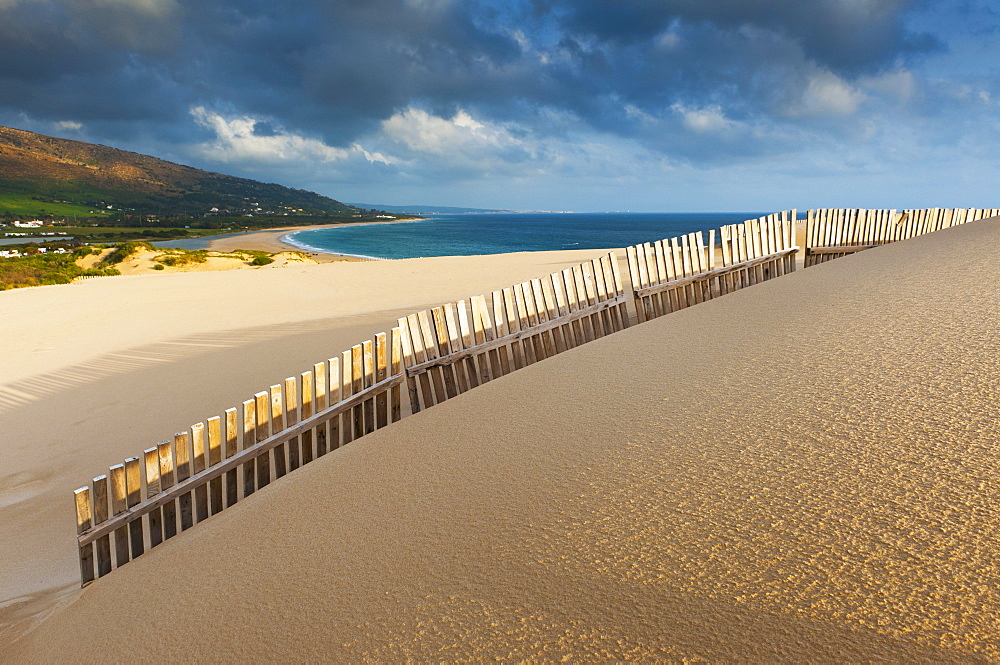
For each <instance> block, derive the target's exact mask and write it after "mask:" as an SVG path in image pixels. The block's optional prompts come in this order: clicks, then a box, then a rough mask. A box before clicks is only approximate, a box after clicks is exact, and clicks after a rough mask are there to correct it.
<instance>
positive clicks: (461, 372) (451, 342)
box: [443, 303, 472, 394]
mask: <svg viewBox="0 0 1000 665" xmlns="http://www.w3.org/2000/svg"><path fill="white" fill-rule="evenodd" d="M455 309H456V306H455V305H454V304H453V303H447V304H446V305H444V324H445V333H446V335H445V337H446V340H447V343H446V344H445V345H444V347H443V348H445V349H446V350H447V353H448V354H452V353H456V352H458V351H461V350H462V349H463V348H464V345H463V344H462V332H461V330H460V329H459V326H458V313H457V312H456V311H455ZM469 360H472V358H466V361H469ZM454 371H455V381H456V386H457V389H458V392H459V394H461V393H464V392H468V390H469V385H470V384H469V381H470V377H469V373H468V371H467V369H466V366H465V363H464V362H463V363H458V364H456V365H454Z"/></svg>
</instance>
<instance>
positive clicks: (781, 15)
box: [0, 0, 936, 158]
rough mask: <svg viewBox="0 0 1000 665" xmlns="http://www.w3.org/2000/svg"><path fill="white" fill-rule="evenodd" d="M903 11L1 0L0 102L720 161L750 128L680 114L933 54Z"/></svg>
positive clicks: (760, 113) (165, 136) (170, 128)
mask: <svg viewBox="0 0 1000 665" xmlns="http://www.w3.org/2000/svg"><path fill="white" fill-rule="evenodd" d="M912 4H913V3H912V2H908V1H906V0H882V1H876V0H816V1H815V2H781V3H777V2H773V1H767V0H717V1H716V2H705V1H704V0H626V1H621V0H617V1H611V0H607V1H601V0H573V1H569V0H545V1H543V0H536V1H534V2H528V1H523V2H513V3H511V2H500V1H499V0H496V1H495V2H489V1H488V0H482V1H480V2H444V1H439V0H365V1H364V2H355V1H353V0H350V1H345V0H340V1H329V0H291V1H287V2H274V1H273V0H268V1H258V0H242V1H240V2H235V1H233V0H227V1H223V0H176V2H175V1H174V0H65V1H60V0H6V1H4V0H0V87H2V89H3V90H4V94H3V97H2V99H0V107H3V106H6V110H7V111H8V112H10V111H18V112H23V113H27V114H30V115H32V116H33V117H37V118H42V119H47V120H51V121H58V120H66V119H72V120H77V121H81V122H84V123H85V124H86V125H87V127H88V130H89V131H90V132H91V133H92V138H94V139H102V138H105V139H110V137H113V136H121V134H122V132H123V131H126V132H128V133H134V134H136V135H141V134H148V135H153V136H156V137H159V139H160V140H163V141H168V142H169V141H171V140H174V139H176V140H178V141H179V142H184V141H185V140H186V141H187V142H191V137H192V132H194V131H196V130H194V129H193V123H192V120H191V117H190V113H189V112H190V109H191V108H192V107H195V106H200V107H205V108H209V109H212V110H214V111H215V112H218V113H221V114H224V115H225V114H228V115H230V116H238V115H241V114H245V115H249V116H252V117H266V118H271V119H274V121H275V122H276V123H277V124H278V125H280V126H282V127H285V128H289V130H290V131H295V132H298V133H303V134H306V135H310V136H315V137H319V138H321V139H323V140H325V141H326V142H328V143H330V144H331V145H338V146H343V145H349V144H350V143H351V142H352V141H354V140H357V138H358V137H359V136H362V135H364V134H366V133H370V132H373V131H376V130H377V129H378V127H379V126H380V123H381V122H382V121H384V120H386V119H387V118H389V117H391V116H392V115H393V114H396V113H399V112H401V111H403V110H404V109H406V108H407V107H409V106H417V107H420V108H424V109H426V110H428V111H429V112H431V113H433V114H435V115H437V116H439V117H446V118H447V117H451V116H452V115H453V114H454V113H455V112H456V111H457V110H458V109H462V108H464V109H469V110H471V111H474V112H475V113H476V114H477V117H483V118H488V119H492V120H495V121H500V122H512V123H520V124H522V125H523V126H525V127H542V125H540V124H539V123H541V122H549V121H543V120H542V119H541V118H542V116H545V115H546V113H545V112H546V111H549V110H551V111H556V112H560V113H563V112H565V113H568V114H571V115H572V116H573V117H576V118H579V119H581V120H582V121H583V122H584V123H585V125H586V126H588V127H589V128H591V129H594V130H597V131H602V132H609V133H612V134H616V135H619V136H625V137H647V138H648V140H649V141H650V144H651V145H653V146H655V147H657V148H659V149H661V150H663V151H664V152H668V153H669V152H671V151H676V152H678V153H679V154H680V155H681V156H682V157H689V158H695V157H696V156H697V155H698V154H699V153H704V154H703V156H704V157H706V158H707V157H708V156H710V153H713V152H714V153H719V154H725V153H729V154H732V155H736V156H739V155H746V154H752V153H753V152H754V151H755V150H757V148H755V147H754V146H753V142H754V141H755V138H754V133H753V132H751V131H749V130H747V129H746V128H745V127H744V128H743V129H740V128H739V127H736V126H735V125H734V126H732V127H729V129H728V130H727V131H728V133H725V132H723V134H724V135H723V136H722V137H721V138H720V137H718V136H717V137H716V138H715V139H714V140H713V141H712V142H708V143H701V144H697V143H696V142H694V141H692V140H691V139H690V138H687V139H685V138H684V136H686V135H688V134H690V131H689V130H690V127H687V128H685V126H684V122H685V119H686V121H687V122H688V123H689V124H690V122H691V118H692V116H690V115H688V116H685V110H690V109H698V108H705V107H715V106H718V107H720V108H724V109H725V113H726V118H727V119H729V120H733V121H737V122H740V121H762V120H766V119H767V118H770V117H782V116H787V115H788V114H787V113H786V108H785V107H786V106H787V104H788V101H789V100H790V99H791V98H792V97H793V95H794V94H795V93H796V91H801V90H803V89H805V88H806V87H808V85H809V83H810V81H812V80H814V78H815V77H814V74H815V71H816V70H817V68H819V69H822V70H824V71H826V70H829V71H830V72H833V73H834V74H836V75H837V76H840V77H843V78H844V79H845V80H847V81H851V80H853V79H854V78H856V77H857V76H861V75H863V74H870V73H873V72H878V71H880V70H882V69H884V68H886V67H889V66H891V65H893V63H895V62H897V61H899V60H900V59H906V58H910V57H913V56H917V55H919V54H921V53H924V52H926V51H927V50H929V49H931V48H934V47H935V45H936V43H935V41H934V40H933V39H932V38H930V37H928V36H927V35H922V34H911V33H908V32H907V31H906V29H905V27H904V25H905V24H904V16H905V14H906V11H907V10H908V9H909V8H910V6H911V5H912ZM695 119H696V120H697V117H695ZM786 120H787V118H786ZM116 123H123V124H120V125H116ZM112 126H114V127H115V129H114V131H111V130H110V129H107V130H105V129H104V128H110V127H112ZM124 127H127V128H128V129H125V130H123V128H124ZM727 127H728V126H727ZM105 131H106V132H107V133H106V134H105V135H104V136H102V135H100V134H103V133H104V132H105ZM197 131H199V132H201V134H202V138H204V136H205V135H206V133H207V130H205V129H200V130H197ZM259 131H260V132H261V134H262V135H264V134H267V133H273V132H274V131H276V130H275V128H274V127H268V128H265V127H264V126H263V125H262V126H261V128H260V130H259ZM544 131H557V128H555V127H548V128H545V130H544ZM93 134H97V135H93ZM195 136H197V135H195ZM181 137H186V138H185V139H182V138H181ZM698 145H700V146H701V147H697V146H698ZM706 146H707V149H706Z"/></svg>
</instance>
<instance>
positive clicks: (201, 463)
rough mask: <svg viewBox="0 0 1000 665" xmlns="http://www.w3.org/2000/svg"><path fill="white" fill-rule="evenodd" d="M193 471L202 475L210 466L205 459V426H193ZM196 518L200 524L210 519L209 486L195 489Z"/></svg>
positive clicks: (200, 486)
mask: <svg viewBox="0 0 1000 665" xmlns="http://www.w3.org/2000/svg"><path fill="white" fill-rule="evenodd" d="M191 452H192V453H193V455H192V457H191V471H192V472H193V473H201V472H202V471H204V470H205V469H206V468H207V467H208V465H207V464H206V458H205V424H204V423H195V424H194V425H191ZM194 516H195V519H196V520H197V521H199V522H201V521H203V520H207V519H208V485H199V486H198V487H195V488H194Z"/></svg>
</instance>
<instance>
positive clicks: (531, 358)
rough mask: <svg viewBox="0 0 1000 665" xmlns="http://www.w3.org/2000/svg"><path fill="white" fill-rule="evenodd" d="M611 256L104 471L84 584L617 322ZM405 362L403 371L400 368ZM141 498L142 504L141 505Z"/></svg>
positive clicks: (92, 498)
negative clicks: (406, 406)
mask: <svg viewBox="0 0 1000 665" xmlns="http://www.w3.org/2000/svg"><path fill="white" fill-rule="evenodd" d="M626 300H627V296H626V293H625V289H624V286H623V285H622V281H621V275H620V273H619V269H618V264H617V262H616V260H615V257H614V254H613V253H612V254H607V255H605V256H602V257H600V258H599V259H595V260H593V261H588V262H585V263H583V264H580V265H577V266H574V267H572V268H567V269H565V270H563V271H561V272H558V273H553V274H552V275H549V276H548V277H546V278H545V279H533V280H530V281H528V282H524V283H522V284H518V285H516V286H512V287H508V288H506V289H503V290H501V291H495V292H493V293H492V294H491V296H490V298H486V297H485V296H475V297H473V298H471V299H469V300H468V301H465V300H463V301H459V302H457V303H448V304H446V305H442V306H441V307H435V308H434V309H432V310H429V311H422V312H418V313H416V314H412V315H410V316H407V317H405V318H402V319H400V320H399V322H400V326H399V327H398V328H394V329H393V330H392V331H391V333H389V334H388V335H387V334H380V335H377V336H376V338H375V339H374V340H373V341H371V340H370V341H367V342H365V343H363V344H358V345H356V346H354V347H352V348H351V349H350V350H348V351H344V352H343V354H341V357H340V358H331V359H329V360H327V361H324V362H321V363H317V364H316V365H314V366H313V368H312V369H311V370H309V371H307V372H304V373H302V375H301V376H300V377H299V378H296V377H289V378H287V379H285V381H284V385H283V386H282V385H274V386H271V387H270V389H269V390H267V391H262V392H259V393H257V394H255V395H254V396H253V398H252V399H248V400H246V401H245V402H243V405H242V408H241V409H236V408H233V409H228V410H227V411H226V412H225V414H224V416H221V417H213V418H209V419H208V420H206V421H205V422H203V423H197V424H195V425H193V426H192V427H191V429H190V430H189V431H187V432H182V433H180V434H176V435H174V437H173V439H172V440H168V441H163V442H161V443H158V444H157V445H156V446H154V447H152V448H149V449H147V450H145V451H144V453H143V456H142V457H141V458H140V457H131V458H129V459H127V460H125V461H124V463H123V464H116V465H115V466H113V467H111V469H110V470H109V472H108V474H106V475H102V476H98V477H97V478H94V481H93V485H92V486H87V487H81V488H80V489H78V490H76V492H75V493H74V494H75V504H76V517H77V543H78V545H79V548H80V577H81V581H82V583H83V584H87V583H89V582H91V581H93V580H94V579H95V577H101V576H104V575H107V574H108V573H109V572H111V570H112V569H113V568H115V567H119V566H122V565H125V564H126V563H128V562H129V561H130V560H131V559H134V558H135V557H137V556H140V555H141V554H142V553H143V552H145V551H146V550H148V549H150V548H152V547H156V546H157V545H159V544H160V543H162V542H163V541H164V540H166V539H168V538H172V537H173V536H175V535H176V534H177V533H178V532H179V531H184V530H186V529H189V528H191V527H192V526H194V525H195V524H197V523H199V522H202V521H204V520H206V519H208V518H209V517H211V516H212V515H215V514H217V513H219V512H221V511H222V510H224V509H225V508H228V507H230V506H232V505H234V504H235V503H237V502H238V501H239V500H240V499H241V498H245V497H247V496H250V495H251V494H253V492H254V491H255V490H257V489H260V488H262V487H265V486H266V485H268V484H269V483H270V482H271V480H272V478H274V479H277V478H280V477H282V476H284V475H286V474H287V473H289V472H291V471H294V470H295V469H297V468H299V467H300V466H302V465H304V464H307V463H309V462H311V461H312V460H313V459H315V458H317V457H320V456H322V455H324V454H326V453H327V452H328V451H330V450H333V449H335V448H338V447H340V446H343V445H345V444H347V443H349V442H350V441H353V440H355V439H357V438H359V437H361V436H363V435H365V434H368V433H370V432H373V431H375V430H376V429H380V428H382V427H385V426H386V425H388V424H390V423H393V422H396V421H398V420H399V419H400V418H401V417H402V415H403V413H402V386H403V384H404V383H406V384H408V386H409V395H410V410H411V412H413V413H416V412H417V411H420V410H421V409H423V408H427V407H429V406H433V405H435V404H438V403H440V402H442V401H444V400H446V399H449V398H451V397H454V396H455V395H457V394H459V393H461V392H465V391H466V390H469V389H470V388H474V387H476V386H478V385H480V384H482V383H485V382H486V381H489V380H491V379H493V378H497V377H499V376H502V375H504V374H507V373H509V372H512V371H514V370H517V369H520V368H522V367H525V366H527V365H529V364H531V363H534V362H537V361H539V360H542V359H544V358H548V357H549V356H552V355H555V354H556V353H560V352H562V351H564V350H566V349H569V348H572V347H574V346H578V345H580V344H583V343H585V342H589V341H592V340H594V339H597V338H599V337H603V336H604V335H608V334H610V333H612V332H615V331H618V330H621V329H623V328H625V327H626V326H627V325H628V323H629V319H628V312H627V311H626ZM404 360H405V364H404ZM142 497H145V498H142Z"/></svg>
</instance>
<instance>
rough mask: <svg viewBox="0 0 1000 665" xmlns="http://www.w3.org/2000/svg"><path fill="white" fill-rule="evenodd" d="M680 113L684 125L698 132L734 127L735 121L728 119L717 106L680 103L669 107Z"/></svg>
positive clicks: (704, 132) (716, 132)
mask: <svg viewBox="0 0 1000 665" xmlns="http://www.w3.org/2000/svg"><path fill="white" fill-rule="evenodd" d="M670 108H671V109H673V110H674V111H676V112H677V113H680V114H681V118H682V122H683V123H684V126H685V127H686V128H688V129H689V130H691V131H692V132H695V133H698V134H718V133H721V132H726V131H729V130H732V129H734V128H735V127H736V126H737V123H736V122H734V121H733V120H730V119H729V118H727V117H726V116H725V114H724V113H723V112H722V108H721V107H719V106H706V107H704V108H688V107H686V106H683V105H681V104H674V105H673V106H672V107H670Z"/></svg>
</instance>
